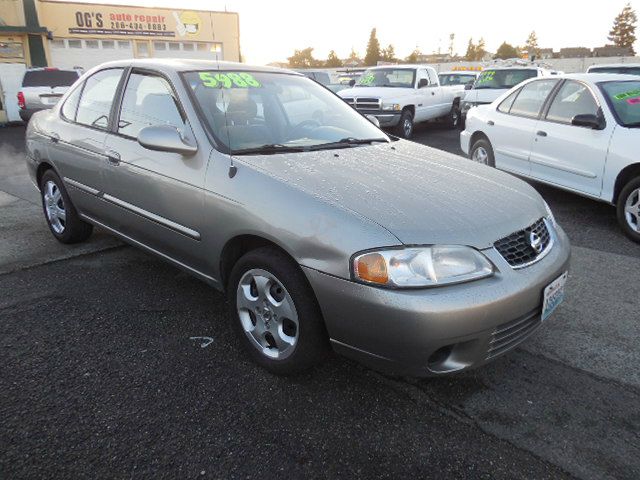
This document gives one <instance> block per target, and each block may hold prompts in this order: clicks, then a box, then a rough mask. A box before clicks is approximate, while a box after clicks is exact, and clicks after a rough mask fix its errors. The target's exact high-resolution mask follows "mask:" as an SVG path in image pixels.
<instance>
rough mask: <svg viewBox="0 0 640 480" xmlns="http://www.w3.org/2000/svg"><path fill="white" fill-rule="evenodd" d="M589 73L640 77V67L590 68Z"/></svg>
mask: <svg viewBox="0 0 640 480" xmlns="http://www.w3.org/2000/svg"><path fill="white" fill-rule="evenodd" d="M589 73H624V74H627V75H640V67H595V68H590V69H589Z"/></svg>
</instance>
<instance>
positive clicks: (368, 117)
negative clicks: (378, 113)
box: [365, 115, 380, 128]
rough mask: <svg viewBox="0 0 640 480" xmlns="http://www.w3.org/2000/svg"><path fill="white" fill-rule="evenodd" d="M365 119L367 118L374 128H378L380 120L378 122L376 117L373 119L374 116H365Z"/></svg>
mask: <svg viewBox="0 0 640 480" xmlns="http://www.w3.org/2000/svg"><path fill="white" fill-rule="evenodd" d="M365 117H367V120H369V121H370V122H371V123H373V124H374V125H375V126H376V127H378V128H380V120H378V117H375V116H374V115H365Z"/></svg>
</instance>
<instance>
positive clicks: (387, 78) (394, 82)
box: [356, 68, 416, 88]
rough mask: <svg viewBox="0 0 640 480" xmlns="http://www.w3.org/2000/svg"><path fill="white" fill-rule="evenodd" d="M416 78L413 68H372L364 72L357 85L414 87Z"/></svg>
mask: <svg viewBox="0 0 640 480" xmlns="http://www.w3.org/2000/svg"><path fill="white" fill-rule="evenodd" d="M415 78H416V71H415V70H414V69H412V68H372V69H369V70H366V71H365V72H364V73H363V74H362V76H361V77H360V78H359V79H358V81H357V82H356V86H358V87H400V88H413V86H414V84H415Z"/></svg>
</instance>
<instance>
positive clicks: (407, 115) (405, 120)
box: [395, 110, 413, 140]
mask: <svg viewBox="0 0 640 480" xmlns="http://www.w3.org/2000/svg"><path fill="white" fill-rule="evenodd" d="M395 134H396V135H397V136H399V137H401V138H404V139H406V140H409V139H410V138H411V136H412V135H413V114H412V113H411V110H403V111H402V115H400V122H399V123H398V125H396V127H395Z"/></svg>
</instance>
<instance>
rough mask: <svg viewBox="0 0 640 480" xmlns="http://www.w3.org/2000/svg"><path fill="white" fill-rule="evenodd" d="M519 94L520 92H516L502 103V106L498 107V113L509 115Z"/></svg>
mask: <svg viewBox="0 0 640 480" xmlns="http://www.w3.org/2000/svg"><path fill="white" fill-rule="evenodd" d="M519 93H520V90H516V91H515V92H513V93H512V94H511V95H509V96H508V97H507V98H505V99H504V100H503V101H502V102H501V103H500V105H498V111H499V112H502V113H509V110H511V105H513V101H514V100H515V99H516V97H517V96H518V94H519Z"/></svg>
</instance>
